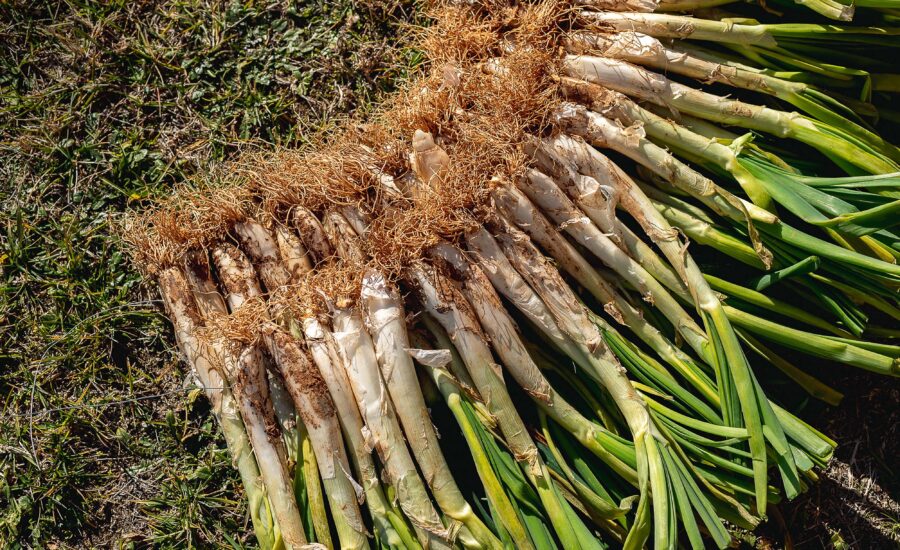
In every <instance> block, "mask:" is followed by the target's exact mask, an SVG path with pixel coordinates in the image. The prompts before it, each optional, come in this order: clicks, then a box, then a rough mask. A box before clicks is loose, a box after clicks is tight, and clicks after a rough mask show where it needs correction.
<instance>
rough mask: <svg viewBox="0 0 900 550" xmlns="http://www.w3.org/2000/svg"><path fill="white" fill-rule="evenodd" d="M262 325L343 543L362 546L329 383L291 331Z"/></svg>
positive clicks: (361, 527) (360, 526)
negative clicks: (326, 382) (301, 427)
mask: <svg viewBox="0 0 900 550" xmlns="http://www.w3.org/2000/svg"><path fill="white" fill-rule="evenodd" d="M266 330H267V332H269V334H270V336H271V341H272V346H271V347H272V355H273V358H274V359H275V363H276V365H278V368H279V369H280V370H281V373H282V376H283V377H284V380H285V382H286V384H287V388H288V391H289V392H290V394H291V397H293V399H294V404H295V405H296V407H297V412H298V413H299V415H300V418H301V419H302V420H303V425H304V426H305V427H306V430H307V432H308V433H309V439H310V442H311V443H312V447H313V451H314V453H315V455H316V463H317V464H318V467H319V474H320V475H321V476H322V483H323V485H324V487H325V493H326V496H327V497H328V503H329V505H330V507H331V512H332V518H333V519H334V521H335V526H336V527H337V531H338V539H339V541H340V544H341V548H364V547H366V546H367V542H366V535H365V525H364V524H363V520H362V515H361V514H360V511H359V506H358V504H357V494H356V489H355V486H354V483H353V482H351V478H350V477H349V475H348V474H347V473H348V472H349V471H350V464H349V462H348V460H347V454H346V452H345V451H344V443H343V440H342V438H341V428H340V424H339V422H338V418H337V414H336V410H335V408H334V403H333V402H332V401H331V396H330V394H329V392H328V386H327V385H326V384H325V381H324V380H323V378H322V375H321V374H320V373H319V371H318V369H316V368H315V366H313V365H312V364H311V363H310V361H309V359H308V358H307V356H306V354H305V353H304V352H303V350H302V349H301V348H300V346H299V345H298V344H297V342H296V340H294V338H293V337H292V336H291V335H290V334H288V333H287V332H285V331H284V330H282V329H280V328H278V327H277V326H275V325H274V324H271V323H270V324H268V325H267V328H266Z"/></svg>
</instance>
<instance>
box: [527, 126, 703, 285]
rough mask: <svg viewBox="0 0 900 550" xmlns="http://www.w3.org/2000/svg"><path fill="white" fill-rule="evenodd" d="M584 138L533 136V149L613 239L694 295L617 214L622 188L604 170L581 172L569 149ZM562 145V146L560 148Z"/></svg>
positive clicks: (547, 171) (647, 266)
mask: <svg viewBox="0 0 900 550" xmlns="http://www.w3.org/2000/svg"><path fill="white" fill-rule="evenodd" d="M580 139H581V138H579V137H577V136H575V137H573V136H570V135H567V134H560V135H558V136H555V137H553V138H547V139H544V140H540V141H539V140H537V139H536V138H535V139H534V140H532V142H531V143H530V144H529V151H530V153H531V154H532V155H533V157H534V159H535V161H536V162H537V166H538V167H539V168H540V169H541V171H543V172H544V173H545V174H548V175H550V176H552V177H553V179H554V180H555V182H556V184H557V185H558V186H560V187H561V188H562V189H563V190H565V192H566V193H567V194H568V196H569V198H570V199H571V200H572V201H574V202H575V204H576V205H577V206H578V208H579V209H580V210H581V211H582V212H584V213H585V215H587V217H588V218H589V219H590V220H591V221H592V222H594V224H595V225H596V226H597V227H598V228H600V230H601V231H603V232H604V234H606V235H607V236H608V237H609V238H610V239H611V240H613V242H615V243H616V244H617V245H618V246H619V247H620V248H622V250H624V251H625V252H627V253H628V255H630V256H631V257H632V258H634V259H635V260H637V261H638V262H639V263H640V264H641V265H642V266H644V269H646V270H647V272H648V273H650V274H651V275H652V276H653V277H654V278H655V279H656V280H658V281H659V282H661V283H662V284H663V285H664V286H665V287H666V288H668V289H669V290H670V291H672V292H674V293H675V294H676V295H677V296H681V297H684V296H690V294H689V292H688V290H687V287H686V286H685V284H684V281H682V280H681V278H680V277H679V276H678V275H677V274H676V273H675V271H674V270H673V269H672V267H671V266H670V265H669V264H668V262H666V261H664V260H662V259H661V258H660V257H659V255H658V254H656V252H654V251H653V249H652V248H650V246H649V245H647V244H646V243H645V242H644V241H643V239H641V238H640V237H638V236H637V235H636V234H635V233H634V231H632V230H631V228H630V227H628V226H627V225H625V224H624V223H622V221H621V220H620V219H619V218H618V217H616V206H617V205H618V202H619V192H618V191H617V190H616V188H615V187H614V186H612V185H610V184H609V183H608V178H606V177H605V175H603V174H590V175H588V174H581V173H579V172H578V166H577V165H576V164H575V163H574V162H573V161H572V159H571V158H569V155H568V153H567V152H566V149H567V148H571V147H570V146H569V143H568V142H569V141H577V140H580ZM557 149H559V150H557Z"/></svg>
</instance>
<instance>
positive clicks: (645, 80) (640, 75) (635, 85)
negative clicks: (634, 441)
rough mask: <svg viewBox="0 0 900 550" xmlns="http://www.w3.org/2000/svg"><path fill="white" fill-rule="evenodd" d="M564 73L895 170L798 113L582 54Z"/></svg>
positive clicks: (875, 168)
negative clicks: (741, 99) (747, 100)
mask: <svg viewBox="0 0 900 550" xmlns="http://www.w3.org/2000/svg"><path fill="white" fill-rule="evenodd" d="M564 71H565V73H566V74H568V75H569V76H573V77H576V78H580V79H582V80H585V81H587V82H591V83H594V84H599V85H601V86H605V87H607V88H611V89H613V90H616V91H618V92H622V93H624V94H627V95H629V96H632V97H635V98H639V99H642V100H644V101H649V102H651V103H656V104H657V105H661V106H665V107H670V108H672V109H674V110H676V111H679V112H685V113H688V114H690V115H693V116H697V117H700V118H705V119H707V120H712V121H714V122H718V123H721V124H725V125H729V126H740V127H742V128H748V129H752V130H758V131H761V132H765V133H767V134H771V135H773V136H776V137H781V138H790V139H795V140H797V141H801V142H803V143H806V144H807V145H809V146H811V147H814V148H816V149H818V150H819V151H821V152H822V153H823V154H824V155H826V156H828V157H836V158H839V159H840V160H842V161H844V162H847V163H850V164H852V165H854V166H856V167H857V168H860V169H862V170H864V171H866V172H869V173H872V174H887V173H891V172H894V171H896V170H897V168H898V166H897V164H896V163H894V162H892V161H890V160H889V159H888V158H886V157H884V156H883V155H880V154H877V153H872V152H871V151H870V150H868V148H867V147H866V146H864V145H862V146H861V145H859V144H856V143H853V142H851V141H849V140H847V139H844V138H841V137H839V136H836V135H834V134H833V133H832V132H831V131H829V130H830V129H832V127H830V126H827V125H825V126H824V127H823V123H820V122H817V121H816V120H814V119H811V118H809V117H805V116H803V115H801V114H799V113H796V112H786V111H779V110H776V109H770V108H768V107H764V106H760V105H754V104H752V103H746V102H743V101H738V100H735V99H729V98H723V97H720V96H717V95H714V94H710V93H707V92H704V91H701V90H698V89H696V88H691V87H690V86H685V85H684V84H680V83H678V82H674V81H672V80H669V79H668V78H666V77H664V76H662V75H660V74H657V73H654V72H652V71H648V70H647V69H644V68H643V67H639V66H637V65H633V64H631V63H627V62H625V61H619V60H617V59H610V58H606V57H593V56H586V55H579V56H567V57H566V58H565V62H564Z"/></svg>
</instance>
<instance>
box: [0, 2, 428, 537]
mask: <svg viewBox="0 0 900 550" xmlns="http://www.w3.org/2000/svg"><path fill="white" fill-rule="evenodd" d="M412 7H413V6H412V5H411V4H410V3H404V2H401V1H392V0H385V1H383V2H379V1H374V2H361V3H360V2H354V3H351V2H349V1H347V0H341V1H338V2H329V3H326V2H303V3H294V2H287V1H278V0H265V1H243V2H236V1H234V2H225V1H222V2H217V1H212V0H156V1H147V2H127V1H124V0H121V1H113V2H107V1H101V0H68V1H63V2H59V3H56V2H52V3H51V2H39V1H34V2H27V1H18V2H16V1H14V2H11V3H3V4H2V5H0V178H2V181H3V184H2V185H0V396H3V399H2V406H0V546H2V547H4V548H17V547H46V548H52V547H96V546H124V547H130V546H133V547H142V546H146V545H153V546H163V547H179V548H183V547H195V546H196V547H233V546H238V547H240V546H244V545H252V543H253V538H252V536H251V535H250V532H251V529H250V527H249V523H248V519H247V517H246V513H245V511H244V509H243V507H242V495H241V489H240V487H239V484H238V478H237V475H236V473H235V472H234V471H233V470H232V469H231V468H230V464H229V459H228V457H227V455H226V453H225V452H224V450H223V441H222V439H221V437H220V436H219V435H218V433H217V428H216V426H215V425H214V423H213V421H212V419H211V417H210V415H209V414H208V413H209V411H208V406H207V405H206V403H205V400H204V399H203V398H202V397H201V396H198V395H197V393H196V392H194V391H192V385H191V384H190V381H189V379H188V375H189V373H188V372H187V370H186V369H185V367H184V366H183V365H182V364H181V363H180V362H179V359H178V356H177V353H176V352H175V351H174V349H173V348H172V341H173V339H172V334H171V330H170V328H169V326H168V324H167V323H166V322H165V320H164V318H163V317H162V316H161V315H160V314H159V309H160V306H159V302H158V296H157V294H156V292H155V290H153V289H150V288H148V287H147V286H144V285H143V284H142V282H141V279H140V277H139V275H138V274H137V273H136V272H135V271H134V269H133V267H132V266H131V265H130V264H129V261H128V258H127V257H126V256H125V255H124V253H123V250H122V247H121V243H120V241H119V239H118V237H117V236H116V235H115V232H114V231H113V230H112V227H113V224H114V221H115V219H116V218H117V217H118V216H119V215H120V214H121V213H122V212H123V211H126V210H128V209H134V208H141V207H142V206H144V205H145V204H148V203H149V201H151V200H153V199H154V198H157V197H160V196H164V195H167V194H168V193H170V192H171V191H172V189H173V188H175V187H176V186H178V185H182V184H184V182H186V181H188V180H189V179H190V178H191V177H192V175H194V174H197V173H198V172H203V171H204V170H207V169H209V167H210V166H211V165H213V164H215V163H217V162H219V161H222V160H225V159H229V158H233V157H234V156H235V155H237V154H239V153H240V152H241V151H243V150H247V149H251V148H267V149H270V148H273V147H295V146H299V145H302V144H303V143H304V139H305V138H308V137H310V136H312V135H314V134H315V133H316V132H317V131H319V130H322V129H326V128H328V127H329V125H331V124H332V123H333V122H334V121H335V120H337V119H339V118H340V117H342V116H344V115H346V114H347V113H350V112H352V111H354V110H358V109H361V108H366V107H367V106H369V105H371V104H372V102H373V101H374V100H375V99H377V98H378V97H380V96H381V95H382V94H384V93H385V92H387V91H389V90H390V89H391V87H392V83H393V82H394V81H395V80H396V79H397V78H398V77H400V78H402V77H403V75H404V74H405V72H406V69H407V68H408V67H410V66H412V65H413V64H414V63H415V62H416V59H415V56H414V54H413V53H411V52H410V50H406V49H403V48H401V47H398V41H397V36H398V31H399V28H400V24H401V22H402V21H409V20H410V19H411V17H413V15H414V14H413V9H412Z"/></svg>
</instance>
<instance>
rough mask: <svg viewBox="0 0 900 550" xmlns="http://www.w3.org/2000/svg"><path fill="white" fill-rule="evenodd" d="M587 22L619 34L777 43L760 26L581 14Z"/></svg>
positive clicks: (673, 17) (661, 16) (672, 17)
mask: <svg viewBox="0 0 900 550" xmlns="http://www.w3.org/2000/svg"><path fill="white" fill-rule="evenodd" d="M581 14H582V16H584V18H585V19H586V20H587V21H589V22H590V23H594V24H597V25H599V26H602V27H605V28H610V29H613V30H615V31H619V32H628V31H635V32H640V33H644V34H649V35H650V36H656V37H659V38H690V39H693V40H708V41H711V42H729V43H731V44H748V45H751V46H763V47H775V46H777V45H778V43H777V42H776V41H775V37H773V36H772V35H771V34H770V33H769V32H768V31H767V30H766V28H765V27H764V26H763V25H741V24H739V23H732V22H730V21H712V20H709V19H699V18H695V17H681V16H677V15H666V14H661V13H614V12H589V11H584V12H581Z"/></svg>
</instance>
